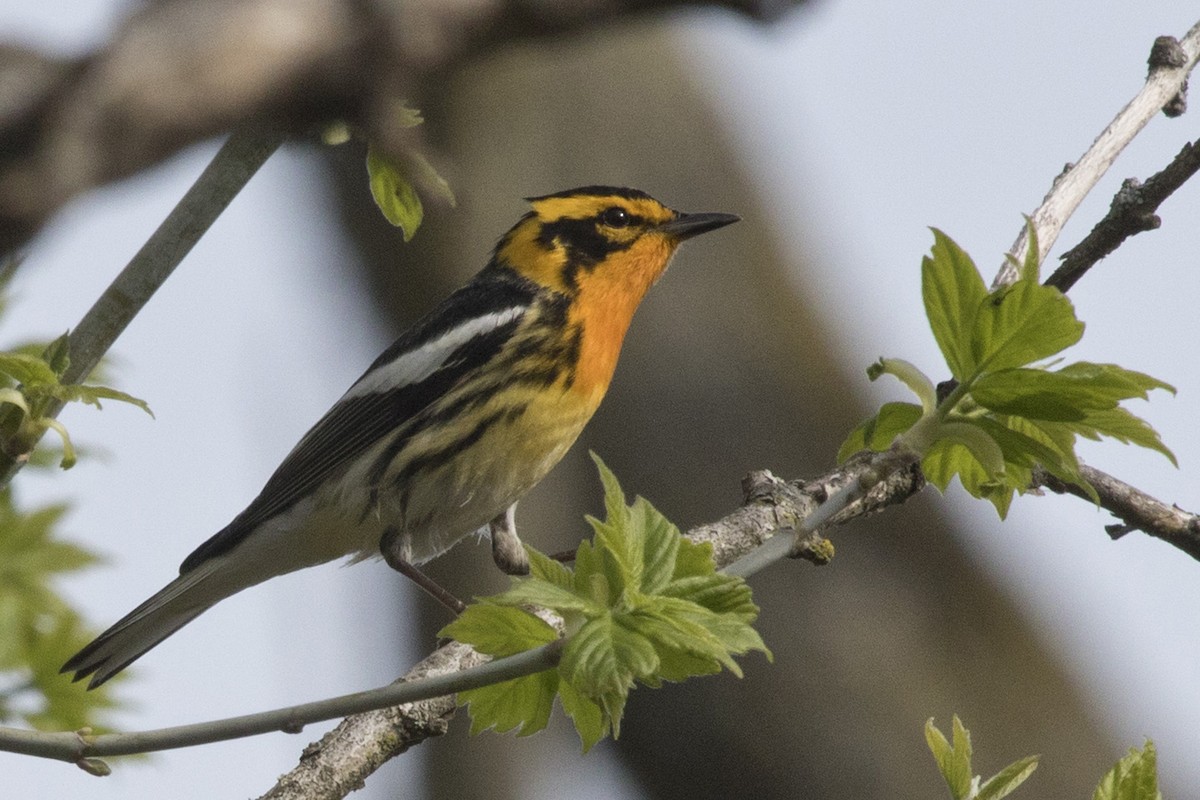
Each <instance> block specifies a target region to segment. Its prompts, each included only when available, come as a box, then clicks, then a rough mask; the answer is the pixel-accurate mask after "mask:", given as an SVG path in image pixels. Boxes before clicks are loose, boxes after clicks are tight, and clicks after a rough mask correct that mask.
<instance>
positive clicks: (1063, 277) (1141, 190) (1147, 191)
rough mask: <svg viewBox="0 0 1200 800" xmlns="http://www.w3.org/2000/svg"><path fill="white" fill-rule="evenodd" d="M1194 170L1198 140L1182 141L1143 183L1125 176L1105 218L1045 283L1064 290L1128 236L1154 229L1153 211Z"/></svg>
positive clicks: (1199, 162)
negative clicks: (1164, 163) (1184, 142)
mask: <svg viewBox="0 0 1200 800" xmlns="http://www.w3.org/2000/svg"><path fill="white" fill-rule="evenodd" d="M1197 170H1200V140H1197V141H1195V142H1192V143H1190V144H1186V145H1184V146H1183V149H1182V150H1180V151H1179V154H1178V155H1177V156H1175V158H1174V159H1173V160H1172V161H1171V163H1170V164H1168V165H1167V166H1166V167H1165V168H1164V169H1163V170H1162V171H1160V172H1156V173H1155V174H1154V175H1153V176H1152V177H1151V178H1149V179H1148V180H1147V181H1146V182H1145V183H1140V182H1139V181H1138V180H1137V179H1135V178H1129V179H1127V180H1126V181H1125V182H1124V183H1122V184H1121V189H1120V191H1118V192H1117V194H1116V196H1115V197H1113V201H1112V205H1111V206H1110V208H1109V210H1108V213H1107V214H1106V215H1104V219H1102V220H1100V221H1099V222H1097V223H1096V226H1095V227H1094V228H1092V230H1091V232H1090V233H1089V234H1088V235H1087V236H1086V237H1084V239H1083V241H1081V242H1080V243H1079V244H1077V245H1075V246H1074V247H1072V248H1071V249H1070V250H1068V251H1067V252H1065V253H1063V255H1062V264H1060V265H1059V267H1058V269H1056V270H1055V271H1054V274H1053V275H1051V276H1050V277H1049V278H1047V279H1046V285H1047V286H1054V287H1056V288H1057V289H1058V290H1059V291H1062V292H1065V291H1067V290H1068V289H1070V288H1071V287H1072V286H1074V285H1075V282H1076V281H1078V280H1079V279H1080V278H1082V277H1083V275H1084V274H1085V273H1086V272H1087V271H1088V270H1089V269H1091V268H1092V267H1093V266H1095V265H1096V263H1097V262H1099V261H1100V259H1102V258H1104V257H1105V256H1107V255H1109V254H1110V253H1112V252H1113V251H1114V250H1116V249H1117V248H1118V247H1120V246H1121V243H1122V242H1124V241H1125V240H1126V239H1128V238H1129V237H1130V236H1134V235H1136V234H1139V233H1142V232H1143V231H1152V230H1155V229H1157V228H1158V226H1159V225H1161V224H1162V220H1161V219H1159V217H1158V214H1156V213H1155V212H1156V211H1157V210H1158V207H1159V206H1160V205H1161V204H1162V202H1163V201H1164V200H1166V199H1167V198H1168V197H1170V196H1171V195H1172V194H1173V193H1174V192H1175V190H1177V189H1178V188H1179V187H1181V186H1183V184H1184V183H1185V182H1187V180H1188V179H1189V178H1191V177H1192V176H1193V175H1195V174H1196V172H1197Z"/></svg>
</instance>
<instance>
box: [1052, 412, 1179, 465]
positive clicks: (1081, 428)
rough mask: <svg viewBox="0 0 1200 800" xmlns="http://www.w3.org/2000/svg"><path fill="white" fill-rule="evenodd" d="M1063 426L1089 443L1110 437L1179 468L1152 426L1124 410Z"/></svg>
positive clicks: (1171, 453) (1097, 413)
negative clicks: (1134, 445)
mask: <svg viewBox="0 0 1200 800" xmlns="http://www.w3.org/2000/svg"><path fill="white" fill-rule="evenodd" d="M1063 425H1064V426H1065V427H1069V428H1070V429H1071V430H1073V431H1075V432H1076V433H1078V434H1079V435H1080V436H1086V437H1087V438H1089V439H1098V438H1099V437H1100V436H1108V437H1110V438H1112V439H1116V440H1117V441H1118V442H1123V443H1124V444H1136V445H1138V446H1140V447H1145V448H1147V449H1149V450H1154V451H1156V452H1159V453H1162V454H1163V455H1164V456H1166V458H1167V460H1169V461H1170V462H1171V463H1172V464H1174V465H1175V466H1176V467H1178V466H1179V462H1178V461H1177V460H1176V458H1175V454H1174V453H1173V452H1171V449H1170V448H1169V447H1167V446H1166V445H1165V444H1163V441H1162V439H1161V438H1160V437H1159V435H1158V431H1156V430H1154V428H1152V427H1150V424H1149V423H1148V422H1146V421H1145V420H1144V419H1142V418H1141V417H1138V416H1137V415H1135V414H1133V413H1132V412H1130V411H1127V410H1126V409H1124V408H1120V407H1118V408H1110V409H1106V410H1103V411H1089V412H1088V413H1087V416H1085V417H1084V418H1083V419H1082V420H1080V421H1079V422H1067V423H1063Z"/></svg>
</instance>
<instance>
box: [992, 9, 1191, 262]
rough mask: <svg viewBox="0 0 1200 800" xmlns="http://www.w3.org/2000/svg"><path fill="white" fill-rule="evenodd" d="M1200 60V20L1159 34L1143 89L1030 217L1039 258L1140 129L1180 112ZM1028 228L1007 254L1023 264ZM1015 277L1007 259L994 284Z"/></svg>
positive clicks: (1023, 228) (1061, 177) (1059, 177)
mask: <svg viewBox="0 0 1200 800" xmlns="http://www.w3.org/2000/svg"><path fill="white" fill-rule="evenodd" d="M1197 60H1200V21H1198V22H1197V23H1196V24H1195V25H1193V26H1192V27H1191V29H1190V30H1189V31H1188V32H1187V34H1186V35H1185V36H1184V37H1183V38H1182V39H1180V40H1179V41H1178V42H1176V41H1175V40H1174V39H1172V38H1171V37H1159V39H1158V40H1157V41H1156V42H1155V43H1154V47H1153V48H1152V49H1151V53H1150V59H1149V64H1150V73H1149V75H1148V76H1147V77H1146V83H1145V85H1143V86H1142V89H1141V91H1139V92H1138V93H1137V95H1135V96H1134V98H1133V99H1132V100H1130V101H1129V103H1127V104H1126V106H1125V107H1124V108H1122V109H1121V111H1120V112H1119V113H1118V114H1117V116H1116V117H1115V118H1114V119H1113V121H1112V122H1111V123H1109V125H1108V127H1107V128H1105V129H1104V130H1103V131H1102V132H1101V133H1100V135H1099V136H1097V137H1096V141H1094V142H1092V146H1091V147H1089V148H1088V150H1087V152H1086V153H1084V154H1083V155H1082V156H1081V157H1080V159H1079V160H1078V161H1076V162H1075V163H1074V164H1069V165H1067V168H1066V169H1064V170H1063V172H1062V173H1061V174H1060V175H1059V176H1058V177H1056V178H1055V179H1054V183H1053V184H1052V185H1051V187H1050V191H1049V192H1048V193H1047V194H1046V197H1045V199H1044V200H1043V201H1042V204H1041V205H1040V206H1038V209H1037V211H1034V212H1033V215H1032V216H1031V217H1030V219H1031V220H1032V221H1033V225H1034V227H1035V228H1036V229H1037V234H1038V261H1039V262H1041V261H1045V259H1046V254H1047V253H1049V252H1050V249H1051V248H1052V247H1053V246H1054V243H1055V241H1057V240H1058V234H1059V233H1060V232H1061V231H1062V229H1063V226H1064V225H1066V224H1067V220H1068V219H1070V218H1071V215H1072V214H1074V213H1075V209H1076V208H1078V207H1079V204H1080V203H1081V202H1083V198H1084V197H1086V196H1087V194H1088V193H1089V192H1090V191H1091V190H1092V188H1093V187H1094V186H1095V185H1096V183H1097V182H1098V181H1099V180H1100V178H1102V177H1103V176H1104V173H1105V172H1107V171H1108V168H1109V167H1110V166H1112V163H1113V162H1114V161H1115V160H1116V158H1117V156H1118V155H1120V154H1121V151H1122V150H1124V149H1125V146H1126V145H1127V144H1129V143H1130V142H1131V141H1133V139H1134V137H1135V136H1137V135H1138V134H1139V133H1140V132H1141V130H1142V128H1144V127H1146V124H1147V123H1148V122H1150V120H1151V119H1153V118H1154V116H1155V115H1156V114H1158V112H1159V111H1164V112H1165V113H1167V115H1168V116H1178V115H1179V114H1180V113H1182V105H1183V103H1182V100H1181V98H1182V96H1183V93H1184V92H1186V91H1187V80H1188V75H1189V74H1190V73H1191V71H1192V69H1193V68H1194V67H1195V66H1196V62H1197ZM1027 237H1028V233H1027V232H1026V229H1025V227H1024V226H1022V227H1021V233H1020V234H1019V235H1018V236H1017V240H1016V241H1015V242H1013V246H1012V247H1011V248H1010V249H1009V251H1008V252H1009V255H1011V256H1012V257H1013V258H1015V259H1017V263H1020V261H1021V259H1022V258H1024V256H1025V251H1026V250H1027V249H1028V238H1027ZM1016 279H1017V270H1016V267H1015V266H1013V264H1011V263H1010V262H1009V261H1008V259H1005V262H1004V264H1003V265H1001V267H1000V271H999V274H997V275H996V279H995V281H993V283H992V285H993V286H1003V285H1006V284H1009V283H1012V282H1013V281H1015V280H1016Z"/></svg>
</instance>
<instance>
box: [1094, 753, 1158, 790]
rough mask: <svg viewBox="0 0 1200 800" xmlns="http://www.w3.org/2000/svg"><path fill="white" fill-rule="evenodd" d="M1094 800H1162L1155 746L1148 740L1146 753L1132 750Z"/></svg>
mask: <svg viewBox="0 0 1200 800" xmlns="http://www.w3.org/2000/svg"><path fill="white" fill-rule="evenodd" d="M1092 800H1162V794H1161V793H1160V792H1159V790H1158V758H1157V754H1156V753H1155V750H1154V743H1153V742H1151V741H1150V740H1149V739H1147V740H1146V746H1145V747H1144V748H1143V749H1141V750H1139V749H1138V748H1136V747H1131V748H1130V749H1129V752H1128V753H1127V754H1126V755H1125V756H1124V757H1123V758H1122V759H1121V760H1120V761H1118V762H1117V763H1116V764H1114V765H1113V768H1112V769H1111V770H1109V771H1108V773H1107V774H1106V775H1105V776H1104V777H1103V778H1102V779H1101V780H1100V784H1099V785H1098V786H1097V787H1096V791H1095V793H1094V794H1093V795H1092Z"/></svg>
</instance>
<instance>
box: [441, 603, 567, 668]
mask: <svg viewBox="0 0 1200 800" xmlns="http://www.w3.org/2000/svg"><path fill="white" fill-rule="evenodd" d="M438 636H443V637H448V638H451V639H455V640H456V641H459V642H462V643H463V644H469V645H471V646H472V647H474V648H475V649H476V650H478V651H479V652H481V653H483V654H485V655H489V656H497V657H501V656H511V655H513V654H515V653H520V652H523V651H525V650H532V649H533V648H535V647H541V646H542V645H544V644H549V643H550V642H553V641H554V640H555V639H557V638H558V634H557V633H556V632H555V630H554V628H552V627H550V625H548V624H546V623H545V622H544V621H542V620H541V619H539V618H538V617H535V616H534V615H533V614H530V613H529V612H528V611H523V610H521V609H519V608H512V607H510V606H498V605H490V604H486V603H476V604H472V605H469V606H467V608H466V609H465V610H464V611H463V612H462V613H461V614H459V615H458V616H457V617H456V618H455V619H454V621H453V622H451V623H450V624H449V625H447V626H446V627H444V628H442V630H441V631H439V632H438Z"/></svg>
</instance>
